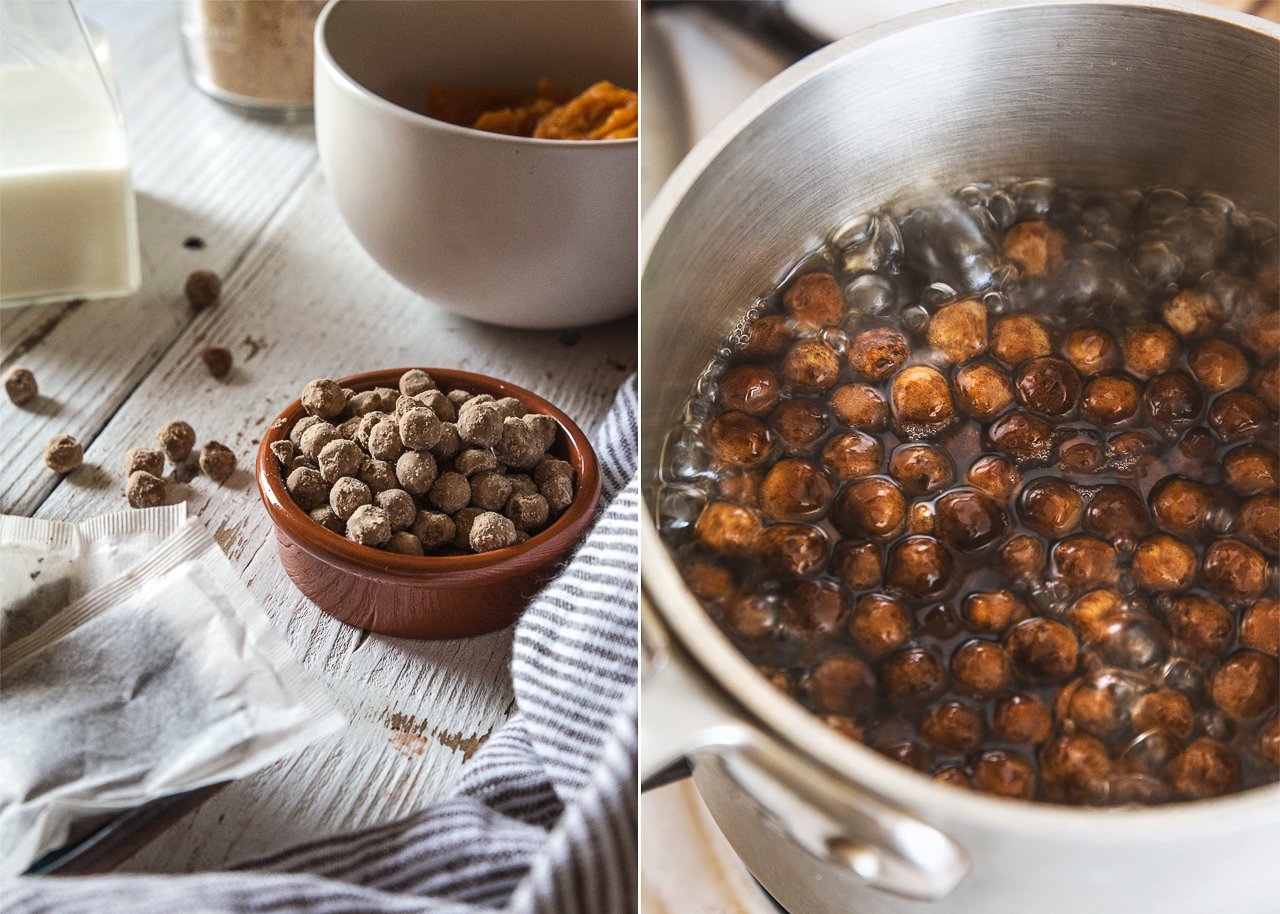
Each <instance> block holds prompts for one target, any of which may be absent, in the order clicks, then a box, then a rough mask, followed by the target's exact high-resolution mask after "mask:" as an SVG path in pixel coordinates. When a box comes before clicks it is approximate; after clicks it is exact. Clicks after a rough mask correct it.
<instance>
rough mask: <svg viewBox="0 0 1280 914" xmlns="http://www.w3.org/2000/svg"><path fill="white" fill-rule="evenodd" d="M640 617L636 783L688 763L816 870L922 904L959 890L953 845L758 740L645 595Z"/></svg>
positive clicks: (957, 851) (964, 864) (963, 868)
mask: <svg viewBox="0 0 1280 914" xmlns="http://www.w3.org/2000/svg"><path fill="white" fill-rule="evenodd" d="M641 618H642V627H641V631H642V633H643V634H642V664H641V682H642V684H641V705H642V707H643V709H644V713H643V715H642V721H641V732H640V778H641V783H642V784H643V785H645V786H646V787H650V786H657V783H658V782H663V783H665V782H666V781H667V780H670V779H671V777H670V775H671V772H673V771H676V770H678V771H687V769H684V768H682V767H681V765H682V762H683V761H684V760H686V759H689V758H696V759H697V764H698V766H702V765H708V766H711V767H712V768H715V769H717V770H718V772H719V774H721V775H722V776H723V777H725V778H727V779H728V780H729V781H731V782H732V783H733V784H734V785H735V786H736V788H737V789H738V791H739V792H740V793H741V795H742V798H743V802H745V803H748V804H750V805H751V806H752V807H753V808H754V809H755V811H756V813H757V815H758V816H759V818H760V819H761V820H762V821H763V822H764V823H765V824H766V825H767V826H768V827H769V828H771V829H773V830H774V831H776V832H777V833H778V834H779V835H780V836H781V837H782V838H783V839H784V840H786V841H788V842H789V843H790V844H792V845H794V846H797V847H799V848H801V849H803V850H804V851H805V852H806V853H808V854H809V855H810V856H812V857H814V858H815V859H816V860H817V861H819V863H821V864H822V865H824V866H827V867H833V868H836V869H838V870H840V871H842V872H848V873H852V874H853V875H855V876H856V877H858V878H859V879H861V880H862V881H864V882H866V883H867V884H869V885H872V886H874V887H875V888H878V889H881V890H883V891H886V892H892V893H893V894H896V895H902V896H905V897H907V898H914V899H919V900H922V901H932V900H937V899H940V898H943V897H945V896H946V895H948V894H949V893H950V892H951V891H952V890H953V889H954V888H955V887H956V886H957V885H958V884H959V883H960V880H961V879H963V878H964V875H965V874H966V873H967V872H968V870H969V858H968V856H967V855H966V854H965V852H964V850H963V849H962V848H961V847H960V846H959V845H958V844H956V842H955V841H953V840H952V839H951V838H949V837H948V836H947V835H945V834H943V833H942V832H941V831H940V830H938V829H937V828H935V827H934V826H932V825H930V824H928V823H926V822H923V821H921V820H920V819H918V818H916V817H915V816H913V815H912V814H910V813H908V812H906V811H905V810H902V809H900V808H898V807H897V806H895V805H894V804H892V803H889V802H888V801H886V800H883V799H881V798H880V797H877V796H875V795H873V794H871V793H869V792H866V791H862V790H858V789H857V788H855V787H853V786H852V785H849V784H846V783H844V782H840V781H837V780H836V779H835V778H833V777H832V776H830V775H828V774H825V773H824V772H822V771H820V770H819V769H817V768H816V767H815V766H813V765H810V764H808V763H806V762H804V761H803V760H801V759H799V758H797V756H796V755H795V753H793V752H790V751H788V750H787V749H785V748H783V747H782V746H781V745H779V744H778V743H777V742H776V741H775V740H773V739H770V738H769V737H768V736H766V735H765V734H763V733H761V732H760V731H759V730H758V729H757V728H756V727H754V726H753V725H751V724H750V723H748V722H747V721H745V720H744V719H743V718H742V716H741V715H740V714H738V713H737V712H736V711H735V709H734V707H733V704H732V702H731V700H730V699H729V698H728V697H727V696H723V695H721V694H719V693H717V691H716V690H715V689H714V687H713V686H712V685H711V684H710V683H708V682H707V680H706V679H705V678H704V677H702V676H701V675H700V674H699V673H698V672H697V671H696V670H695V669H694V668H693V664H692V663H690V662H689V661H688V660H687V659H686V658H685V657H684V656H683V654H682V652H681V651H680V649H679V647H678V646H677V645H674V644H673V643H672V642H671V640H670V637H669V635H668V633H667V631H666V629H665V628H664V627H663V625H662V623H661V620H660V619H659V617H658V615H657V613H656V612H655V611H654V609H653V607H652V605H651V604H650V603H649V601H648V599H647V598H644V597H642V599H641ZM677 776H678V775H677Z"/></svg>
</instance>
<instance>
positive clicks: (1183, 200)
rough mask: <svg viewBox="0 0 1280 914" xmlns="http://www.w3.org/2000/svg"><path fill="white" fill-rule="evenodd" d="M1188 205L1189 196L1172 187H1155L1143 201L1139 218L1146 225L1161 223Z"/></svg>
mask: <svg viewBox="0 0 1280 914" xmlns="http://www.w3.org/2000/svg"><path fill="white" fill-rule="evenodd" d="M1186 207H1187V197H1186V194H1183V193H1181V192H1179V191H1176V190H1174V189H1173V188H1172V187H1153V188H1152V189H1151V190H1149V191H1147V196H1146V199H1145V200H1143V201H1142V208H1141V210H1140V211H1139V217H1138V218H1139V219H1140V220H1141V221H1142V223H1143V224H1144V225H1159V224H1161V223H1162V222H1164V221H1165V220H1166V219H1168V218H1169V217H1170V216H1172V215H1174V214H1175V213H1180V212H1182V210H1184V209H1186Z"/></svg>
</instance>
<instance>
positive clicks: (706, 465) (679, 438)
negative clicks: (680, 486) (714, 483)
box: [662, 425, 711, 480]
mask: <svg viewBox="0 0 1280 914" xmlns="http://www.w3.org/2000/svg"><path fill="white" fill-rule="evenodd" d="M662 466H663V468H664V470H665V472H664V474H663V475H664V477H665V478H666V479H670V480H690V479H697V478H700V477H704V476H706V475H707V474H708V473H709V472H710V469H711V453H710V451H708V449H707V446H706V445H705V444H704V443H703V441H702V431H701V429H699V428H697V427H695V426H691V425H682V426H678V427H677V428H675V429H673V430H672V432H671V434H669V435H668V436H667V440H666V442H665V443H664V445H663V448H662Z"/></svg>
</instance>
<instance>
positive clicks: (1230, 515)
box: [1204, 505, 1235, 534]
mask: <svg viewBox="0 0 1280 914" xmlns="http://www.w3.org/2000/svg"><path fill="white" fill-rule="evenodd" d="M1234 520H1235V512H1234V511H1232V510H1231V509H1230V508H1228V507H1227V506H1226V505H1211V506H1210V508H1209V510H1208V511H1206V512H1205V515H1204V523H1205V526H1206V527H1208V528H1209V529H1210V530H1212V531H1213V532H1214V533H1217V534H1223V533H1229V532H1231V523H1232V521H1234Z"/></svg>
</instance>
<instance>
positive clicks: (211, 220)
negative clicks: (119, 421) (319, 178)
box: [0, 0, 317, 514]
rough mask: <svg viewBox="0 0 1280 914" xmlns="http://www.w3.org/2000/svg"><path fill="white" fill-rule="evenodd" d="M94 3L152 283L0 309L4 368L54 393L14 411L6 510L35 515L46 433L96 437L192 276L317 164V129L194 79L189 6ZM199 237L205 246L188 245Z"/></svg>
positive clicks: (163, 340)
mask: <svg viewBox="0 0 1280 914" xmlns="http://www.w3.org/2000/svg"><path fill="white" fill-rule="evenodd" d="M81 8H82V12H83V14H84V15H85V16H86V18H88V19H89V20H90V21H92V22H95V23H97V24H100V25H101V26H102V27H103V29H104V31H106V32H107V34H108V37H109V38H110V41H111V54H112V59H113V60H114V62H115V68H116V71H117V73H118V76H119V86H120V96H121V103H122V105H123V107H124V114H125V125H126V128H127V130H128V134H129V145H130V149H131V151H132V156H133V166H134V186H135V190H136V192H137V193H136V196H137V205H138V225H139V231H140V235H141V243H142V289H141V290H140V291H139V292H138V293H137V294H136V295H134V296H132V297H130V298H126V299H116V300H110V301H95V302H86V303H83V304H75V303H64V304H50V305H35V306H31V307H26V308H10V309H5V310H3V311H0V367H3V368H5V369H7V368H8V367H10V366H11V365H25V366H27V367H28V368H30V369H32V370H33V371H34V372H35V374H36V377H37V379H38V380H39V384H40V390H41V393H42V394H43V395H44V396H43V397H42V398H41V399H40V400H38V401H36V402H35V403H34V404H32V405H31V406H30V407H28V408H25V409H24V410H22V411H21V412H20V413H18V414H16V415H15V414H13V413H9V412H6V413H5V417H4V434H5V439H6V440H5V459H4V461H3V462H0V511H3V512H4V513H10V514H30V513H32V512H33V511H34V510H35V508H36V507H37V506H38V505H39V504H40V502H41V501H43V500H44V498H45V497H47V496H48V494H49V492H51V491H52V490H53V488H54V486H55V485H56V484H57V482H58V480H57V477H55V476H54V475H53V474H52V473H49V472H48V471H47V470H46V469H45V468H44V465H43V463H42V459H41V454H42V450H43V448H44V443H45V441H46V440H48V438H49V437H50V436H51V435H54V434H57V433H60V432H66V433H67V434H70V435H74V436H75V437H76V438H78V439H79V440H80V441H81V442H82V443H85V444H87V443H89V442H91V441H92V440H93V439H94V437H95V436H96V435H97V434H98V432H99V431H100V430H101V429H102V427H103V426H104V425H105V424H106V423H107V421H108V420H110V418H111V416H112V414H113V413H114V412H115V410H116V409H117V408H118V407H119V405H120V404H121V403H122V402H123V401H124V400H125V398H127V397H128V396H129V393H130V391H132V390H133V388H134V387H135V386H136V385H137V384H138V382H139V381H140V380H141V379H142V378H143V377H144V376H145V375H146V373H147V372H148V371H149V370H150V369H151V368H152V367H153V366H154V365H155V363H156V361H157V360H158V359H159V358H160V357H161V356H162V355H163V354H164V352H165V350H166V349H167V348H168V347H169V345H170V344H172V342H173V341H174V339H175V338H176V337H177V336H178V334H179V333H181V332H182V331H183V330H184V329H186V328H187V327H188V326H189V325H190V323H191V321H192V319H193V314H192V310H191V308H190V306H189V305H188V304H187V302H186V299H185V297H184V295H183V292H182V287H183V284H184V282H185V280H186V277H187V274H188V273H190V272H191V271H192V270H194V269H201V268H208V269H212V270H216V271H217V272H219V273H223V274H226V273H229V272H231V271H232V269H233V267H234V265H235V264H236V263H238V262H239V261H240V260H241V259H242V258H243V257H244V256H245V253H246V251H247V250H248V248H249V247H250V246H251V245H252V244H253V243H254V241H255V240H256V239H257V238H258V236H259V234H260V233H261V231H262V228H263V226H264V225H265V224H266V222H267V220H268V219H269V218H270V217H271V215H272V214H273V213H275V212H276V211H277V210H278V209H279V207H280V205H281V204H282V203H283V202H284V201H285V200H286V199H287V198H288V197H289V196H290V194H292V193H293V192H294V191H295V190H296V189H297V187H298V185H299V184H300V183H301V182H302V181H303V180H304V179H305V178H306V177H307V175H309V174H311V173H312V172H313V171H314V169H315V165H316V161H317V156H316V151H315V143H314V136H313V131H312V128H311V127H309V126H304V127H297V126H295V127H284V126H276V125H269V124H264V123H260V122H253V121H248V120H245V119H244V118H241V117H238V116H236V115H234V114H232V113H231V112H229V111H227V110H226V109H224V108H222V107H221V106H220V105H218V104H217V103H216V102H214V101H213V100H212V99H209V98H207V97H205V96H204V95H202V94H201V93H200V92H198V91H196V90H195V89H194V88H192V86H191V84H190V83H189V82H188V81H187V79H186V76H185V74H184V72H183V69H182V61H181V52H180V47H179V42H178V22H177V19H178V14H177V7H176V4H172V3H151V2H133V3H119V2H94V0H90V2H87V3H84V4H82V5H81ZM189 237H196V238H200V239H202V240H203V242H204V245H205V247H204V249H203V250H191V249H188V248H186V247H184V246H183V242H184V241H185V240H186V239H187V238H189ZM5 405H6V407H8V404H5Z"/></svg>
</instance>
